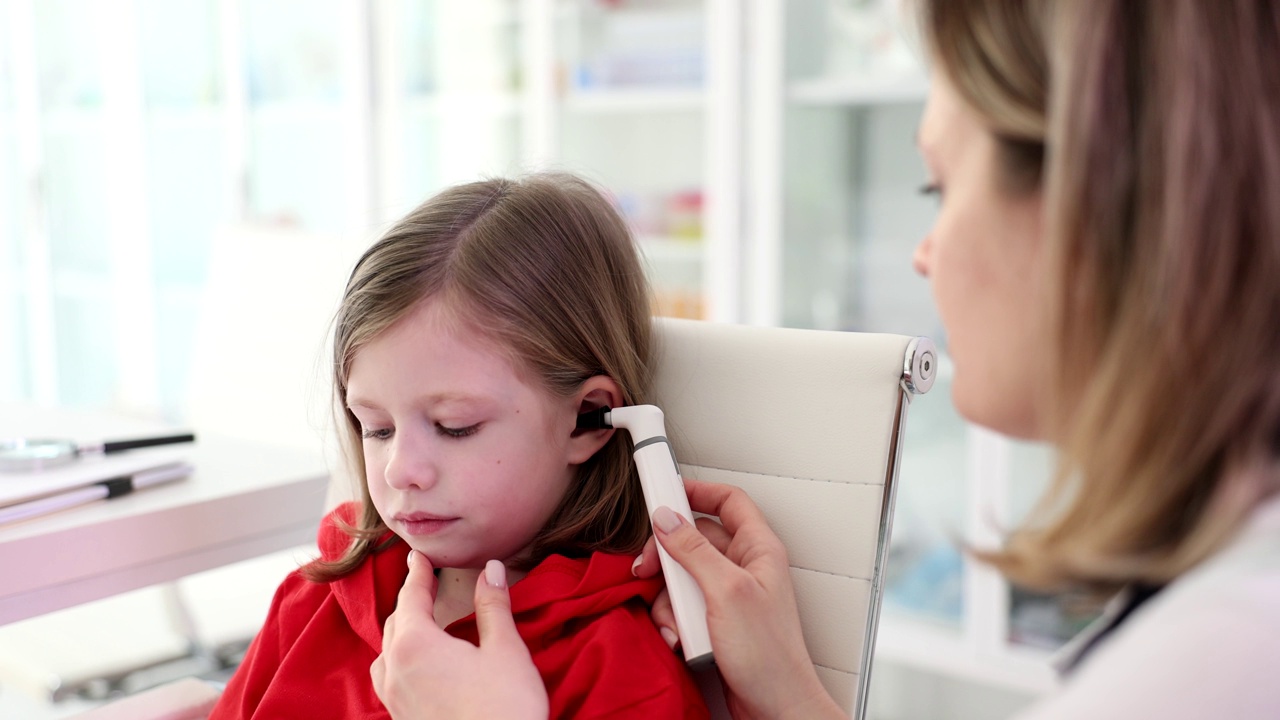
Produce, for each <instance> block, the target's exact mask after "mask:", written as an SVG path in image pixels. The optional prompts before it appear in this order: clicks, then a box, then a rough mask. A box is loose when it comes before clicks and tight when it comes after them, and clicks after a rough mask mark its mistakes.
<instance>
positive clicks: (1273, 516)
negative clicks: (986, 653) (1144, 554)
mask: <svg viewBox="0 0 1280 720" xmlns="http://www.w3.org/2000/svg"><path fill="white" fill-rule="evenodd" d="M1122 604H1123V603H1113V604H1112V605H1111V606H1109V607H1108V611H1109V612H1114V611H1116V610H1118V609H1119V607H1120V606H1121V605H1122ZM1106 619H1107V613H1104V617H1103V618H1101V619H1100V620H1099V621H1098V623H1095V625H1094V626H1091V627H1098V626H1101V625H1102V624H1104V623H1105V621H1106ZM1089 634H1090V630H1088V629H1086V630H1085V632H1084V635H1085V636H1087V635H1089ZM1086 639H1087V638H1086V637H1082V638H1079V639H1078V641H1073V642H1072V643H1071V644H1069V645H1068V646H1067V647H1066V648H1064V650H1063V653H1062V656H1060V658H1059V661H1060V662H1061V663H1062V664H1063V665H1064V666H1065V665H1070V664H1071V662H1072V660H1073V657H1072V653H1074V652H1076V651H1077V649H1078V648H1079V647H1080V646H1082V645H1083V644H1084V640H1086ZM1067 718H1071V720H1079V719H1081V718H1089V719H1090V720H1107V719H1108V718H1117V719H1119V718H1123V719H1124V720H1136V719H1139V718H1160V720H1191V719H1192V718H1195V719H1196V720H1202V719H1204V718H1214V719H1216V718H1229V719H1230V720H1252V719H1253V718H1280V498H1273V499H1271V500H1270V501H1268V502H1266V503H1265V504H1263V505H1262V506H1260V507H1259V508H1258V509H1257V510H1256V511H1254V513H1253V515H1252V516H1250V518H1249V520H1248V522H1247V523H1246V525H1245V526H1244V527H1243V528H1242V529H1241V532H1240V534H1239V535H1238V536H1237V537H1236V538H1235V539H1234V540H1233V541H1232V542H1231V543H1230V544H1229V545H1228V546H1227V547H1226V548H1224V549H1223V550H1222V551H1220V552H1219V553H1218V554H1217V555H1215V556H1213V557H1211V558H1209V559H1208V560H1206V561H1205V562H1203V563H1201V564H1200V565H1199V566H1197V567H1196V568H1194V569H1193V570H1192V571H1190V572H1188V573H1187V574H1185V575H1184V576H1182V577H1180V578H1178V579H1177V580H1175V581H1174V582H1172V583H1170V584H1169V585H1168V586H1167V587H1165V588H1164V589H1163V590H1161V591H1160V592H1159V593H1157V594H1156V595H1155V596H1154V597H1152V598H1151V599H1150V600H1148V601H1147V602H1146V603H1145V604H1143V605H1141V606H1139V607H1138V608H1137V609H1136V610H1134V611H1133V614H1132V615H1130V616H1129V618H1128V619H1127V620H1125V622H1123V623H1122V624H1121V625H1120V626H1119V627H1117V628H1116V629H1115V630H1114V631H1112V633H1111V634H1110V636H1108V637H1106V638H1104V639H1102V640H1101V641H1100V643H1099V644H1098V645H1097V647H1095V648H1094V649H1093V650H1092V652H1090V653H1089V654H1088V655H1086V656H1085V657H1084V659H1083V660H1082V661H1081V663H1080V664H1079V665H1078V666H1077V667H1076V668H1075V670H1074V671H1072V672H1071V673H1070V674H1068V675H1067V677H1066V678H1065V680H1064V683H1063V686H1062V688H1061V689H1060V690H1059V691H1058V692H1056V693H1054V694H1052V695H1050V696H1048V697H1046V698H1045V699H1044V700H1043V701H1042V702H1040V703H1038V704H1037V705H1035V706H1034V707H1032V708H1030V709H1029V710H1028V711H1027V712H1025V713H1023V714H1021V715H1019V716H1018V720H1066V719H1067Z"/></svg>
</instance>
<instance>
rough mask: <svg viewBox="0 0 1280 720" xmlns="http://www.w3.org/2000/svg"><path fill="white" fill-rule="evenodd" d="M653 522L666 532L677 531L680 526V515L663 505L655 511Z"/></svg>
mask: <svg viewBox="0 0 1280 720" xmlns="http://www.w3.org/2000/svg"><path fill="white" fill-rule="evenodd" d="M653 524H654V525H656V526H657V527H658V529H659V530H661V531H662V532H664V533H669V532H675V530H676V528H678V527H680V516H679V515H676V514H675V513H674V512H673V511H672V510H671V508H669V507H667V506H665V505H663V506H662V507H660V508H658V509H657V510H655V511H654V512H653Z"/></svg>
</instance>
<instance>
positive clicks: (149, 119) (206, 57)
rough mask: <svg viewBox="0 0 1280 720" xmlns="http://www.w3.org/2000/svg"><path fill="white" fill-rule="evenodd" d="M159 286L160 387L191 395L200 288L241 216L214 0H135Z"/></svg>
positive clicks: (168, 400)
mask: <svg viewBox="0 0 1280 720" xmlns="http://www.w3.org/2000/svg"><path fill="white" fill-rule="evenodd" d="M135 1H136V2H137V3H138V8H139V12H138V23H139V29H138V36H139V47H140V57H139V62H140V69H141V74H142V102H143V117H144V123H145V133H146V169H145V172H146V175H145V184H146V193H147V201H148V202H147V221H148V230H149V234H150V252H151V263H152V264H151V270H152V277H153V282H154V284H155V300H156V301H155V304H154V312H155V328H156V338H157V340H156V370H157V379H156V382H157V386H158V387H157V393H158V401H159V404H160V407H161V408H162V409H163V410H164V411H165V412H166V413H177V412H178V410H179V408H181V407H182V405H183V403H184V402H185V400H186V397H185V396H186V383H187V378H188V370H189V368H190V365H191V361H192V356H191V353H192V348H193V345H194V342H195V338H194V335H195V332H196V330H195V328H196V325H197V322H198V316H199V301H200V293H201V290H202V288H203V286H204V283H205V281H206V279H207V274H208V267H209V260H210V253H211V249H212V244H213V242H214V237H215V235H216V233H217V232H218V231H219V230H220V229H221V228H224V227H226V226H228V225H230V224H232V223H234V222H236V221H238V220H239V219H240V218H239V207H238V205H237V200H238V198H237V192H238V190H239V179H240V178H241V177H242V172H243V168H242V167H241V166H239V164H238V159H239V149H238V148H236V147H234V142H235V141H234V138H235V133H234V128H235V126H236V125H237V122H238V121H237V118H235V117H234V115H233V114H232V113H233V111H232V107H233V104H232V103H231V102H230V101H229V98H228V83H227V78H226V72H225V69H226V67H227V56H226V48H227V38H226V37H225V35H224V32H225V28H224V27H223V22H222V20H223V13H222V7H221V4H220V3H219V2H218V0H135Z"/></svg>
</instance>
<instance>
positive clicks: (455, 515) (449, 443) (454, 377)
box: [347, 300, 602, 568]
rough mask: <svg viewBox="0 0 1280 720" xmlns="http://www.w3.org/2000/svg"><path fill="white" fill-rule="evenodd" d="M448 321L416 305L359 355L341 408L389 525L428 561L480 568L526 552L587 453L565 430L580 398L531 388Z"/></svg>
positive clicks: (483, 342) (431, 305)
mask: <svg viewBox="0 0 1280 720" xmlns="http://www.w3.org/2000/svg"><path fill="white" fill-rule="evenodd" d="M455 325H456V324H455V323H452V322H451V321H450V320H449V319H447V318H446V316H445V315H444V313H443V312H442V308H441V306H440V303H438V302H436V301H432V300H428V301H425V302H422V303H419V305H418V307H417V308H416V309H414V310H413V311H411V312H410V313H409V314H408V315H407V316H405V317H404V318H402V319H401V320H400V321H399V322H397V323H396V324H395V325H392V326H391V327H390V328H389V329H388V330H386V331H385V332H383V333H382V334H381V335H379V336H378V337H376V338H375V339H374V340H373V341H372V342H370V343H368V344H367V345H365V346H364V347H363V348H361V349H360V350H359V351H358V352H357V354H356V356H355V358H354V359H353V361H352V364H351V370H350V376H349V378H348V381H347V405H348V407H350V409H351V412H352V413H353V414H354V415H355V416H356V418H357V419H359V421H360V425H361V432H362V435H363V438H364V440H363V445H364V460H365V468H366V471H367V478H366V480H367V482H368V485H369V495H370V497H371V498H372V500H373V504H374V506H375V507H376V508H377V509H378V513H379V514H380V515H381V516H382V519H383V520H384V521H385V522H386V524H387V526H388V527H390V528H391V530H392V531H393V532H395V533H396V534H397V535H399V536H400V537H401V538H403V539H404V540H405V541H406V542H408V543H409V545H410V546H412V547H413V548H414V549H416V550H419V551H421V552H422V553H423V554H425V555H426V556H427V557H428V558H430V560H431V562H432V564H433V565H435V566H436V567H457V568H479V567H483V565H484V563H485V562H486V561H488V560H490V559H493V558H496V559H499V560H504V561H505V560H508V559H511V558H513V557H516V556H519V555H520V553H521V552H522V551H524V550H525V549H526V548H527V546H528V545H529V543H530V541H531V540H532V539H533V538H534V536H535V535H536V534H537V533H538V531H539V530H541V529H542V528H543V526H544V525H545V524H546V523H547V521H548V519H549V518H550V517H551V513H552V511H553V510H554V509H555V508H556V506H557V505H558V504H559V502H560V500H561V498H562V497H563V496H564V494H565V492H566V490H567V489H568V487H569V483H570V481H571V479H572V478H573V474H574V470H575V467H574V466H575V465H576V464H578V463H581V462H583V461H585V460H586V457H589V456H590V453H588V454H587V456H586V457H584V456H583V452H584V448H583V447H582V442H581V438H580V437H579V435H580V433H575V432H574V428H575V425H576V421H577V413H578V410H579V402H580V399H578V398H576V397H575V398H568V399H559V398H555V397H553V396H552V395H551V394H550V393H548V392H546V391H545V390H543V389H542V388H540V387H535V386H534V385H531V384H530V383H529V382H528V381H527V377H526V375H525V374H523V373H519V372H517V371H516V368H515V367H514V366H513V365H512V364H511V362H510V361H509V360H508V359H507V358H506V357H505V356H504V355H503V354H502V353H500V352H499V351H497V350H496V349H495V347H494V346H493V345H492V344H491V343H489V342H488V341H487V339H483V338H482V337H481V336H480V335H478V334H477V333H475V332H469V331H468V330H467V329H466V326H465V325H456V326H455ZM601 444H602V443H601ZM597 447H598V445H597ZM594 449H595V448H591V452H594Z"/></svg>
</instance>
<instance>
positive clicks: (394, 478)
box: [383, 435, 438, 490]
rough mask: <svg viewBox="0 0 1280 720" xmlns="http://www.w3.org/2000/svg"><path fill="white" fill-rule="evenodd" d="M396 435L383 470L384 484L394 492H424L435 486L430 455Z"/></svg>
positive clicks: (434, 469) (419, 446)
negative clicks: (394, 490)
mask: <svg viewBox="0 0 1280 720" xmlns="http://www.w3.org/2000/svg"><path fill="white" fill-rule="evenodd" d="M402 437H403V436H401V435H397V436H396V439H395V440H394V441H393V443H392V447H391V453H390V455H389V456H388V457H387V464H386V465H385V466H384V468H383V475H384V476H385V479H386V483H387V485H389V486H390V487H392V488H394V489H396V490H415V489H416V490H425V489H427V488H429V487H431V486H433V485H435V484H436V479H437V476H438V475H437V471H436V466H435V463H434V462H433V461H432V460H431V455H430V453H429V452H427V451H426V448H424V447H423V446H422V443H415V442H413V441H412V440H410V439H408V438H404V439H402Z"/></svg>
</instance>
